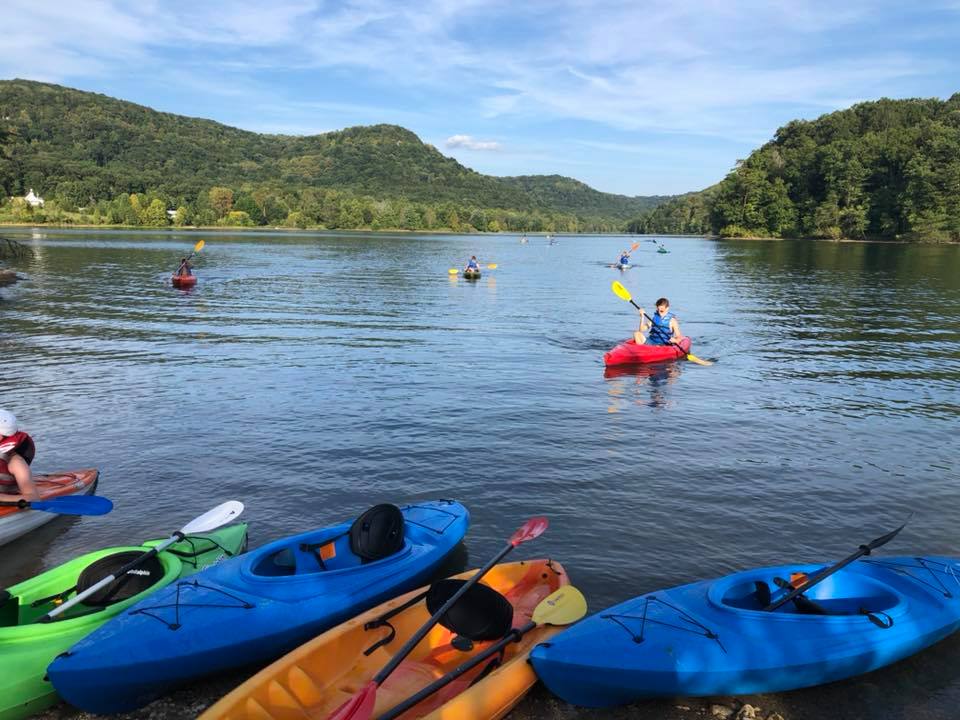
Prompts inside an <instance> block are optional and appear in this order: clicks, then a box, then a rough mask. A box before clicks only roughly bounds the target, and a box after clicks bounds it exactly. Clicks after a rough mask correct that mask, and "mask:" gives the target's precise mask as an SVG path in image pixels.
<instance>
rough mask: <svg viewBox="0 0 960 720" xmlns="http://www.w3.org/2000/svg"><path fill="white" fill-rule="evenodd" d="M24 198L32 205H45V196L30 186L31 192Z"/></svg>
mask: <svg viewBox="0 0 960 720" xmlns="http://www.w3.org/2000/svg"><path fill="white" fill-rule="evenodd" d="M23 199H24V200H26V201H27V204H28V205H29V206H30V207H43V198H42V197H40V196H39V195H37V194H35V193H34V192H33V188H30V192H28V193H27V194H26V195H24V196H23Z"/></svg>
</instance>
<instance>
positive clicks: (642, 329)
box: [637, 308, 651, 332]
mask: <svg viewBox="0 0 960 720" xmlns="http://www.w3.org/2000/svg"><path fill="white" fill-rule="evenodd" d="M637 312H638V313H640V332H646V331H647V330H649V329H650V327H651V325H650V323H648V322H647V314H646V313H645V312H644V311H643V308H640V309H639V310H637Z"/></svg>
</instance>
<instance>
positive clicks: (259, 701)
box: [200, 560, 569, 720]
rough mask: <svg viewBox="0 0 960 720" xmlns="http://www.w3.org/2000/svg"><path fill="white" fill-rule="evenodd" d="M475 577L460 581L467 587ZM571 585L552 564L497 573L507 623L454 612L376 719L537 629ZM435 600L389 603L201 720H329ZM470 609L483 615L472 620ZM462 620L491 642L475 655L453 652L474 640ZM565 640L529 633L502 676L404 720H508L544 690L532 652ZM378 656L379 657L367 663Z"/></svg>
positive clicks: (492, 580)
mask: <svg viewBox="0 0 960 720" xmlns="http://www.w3.org/2000/svg"><path fill="white" fill-rule="evenodd" d="M475 572H476V571H475V570H474V571H471V572H467V573H463V574H462V575H458V576H456V577H457V578H461V579H464V580H465V579H468V578H470V577H471V576H472V575H473V574H474V573H475ZM443 582H449V581H443ZM568 582H569V581H568V579H567V575H566V573H565V572H564V570H563V567H562V566H561V565H560V564H559V563H556V562H552V561H550V560H527V561H524V562H516V563H503V564H500V565H497V566H495V567H494V568H493V569H492V570H491V571H490V572H489V573H488V574H487V575H485V576H484V578H483V580H482V581H481V584H483V585H487V586H488V587H492V588H493V589H494V590H496V591H498V592H499V593H500V594H501V595H503V596H504V597H505V598H506V599H507V601H509V607H508V606H504V607H505V617H502V618H501V617H500V616H501V615H503V614H504V613H500V612H498V611H499V610H500V606H498V605H496V604H493V605H492V606H486V605H481V604H480V603H465V604H464V603H462V602H461V603H458V604H457V605H456V606H454V609H453V610H452V611H451V615H448V616H445V618H451V620H452V621H447V622H444V621H441V622H442V624H441V625H438V626H437V627H435V628H434V629H433V630H431V631H430V633H429V634H428V635H427V637H425V638H424V639H423V641H421V642H420V644H419V645H417V647H416V648H415V649H414V650H413V652H412V653H411V654H410V656H409V657H408V658H407V659H406V660H404V661H403V662H402V663H401V664H400V665H399V666H398V667H397V669H396V671H394V673H393V674H392V675H390V677H389V678H387V680H386V682H385V683H384V684H383V685H382V686H381V687H380V689H379V690H378V692H377V704H376V708H375V709H374V712H373V714H372V717H378V716H380V715H382V714H383V713H385V712H386V711H387V710H389V709H391V708H392V707H394V706H395V705H396V704H397V703H399V702H400V701H402V700H405V699H406V698H408V697H410V696H411V695H413V694H414V693H416V692H417V691H418V690H420V689H421V688H423V687H425V686H426V685H428V684H429V683H430V682H432V681H433V680H435V679H437V678H439V677H441V676H442V675H444V674H445V673H448V672H449V671H451V670H453V669H454V668H456V667H457V666H458V665H460V664H462V663H464V662H466V661H467V660H469V659H470V658H471V657H473V656H474V655H477V654H478V653H480V652H481V651H482V650H484V649H485V648H487V647H489V646H490V645H491V644H492V643H493V641H494V640H497V639H499V638H500V637H502V636H503V635H504V634H505V633H506V630H504V629H503V628H502V627H498V626H499V625H500V624H501V623H503V624H505V625H506V628H507V629H509V628H510V627H513V628H517V627H521V626H522V625H523V624H524V623H526V622H527V621H528V620H530V617H531V615H532V613H533V610H534V608H535V607H536V606H537V604H538V603H539V602H540V601H541V600H543V599H544V598H545V597H546V596H547V595H549V594H550V593H551V592H553V591H554V590H557V589H558V588H560V587H561V586H564V585H567V584H568ZM427 590H428V589H427V588H421V589H420V590H415V591H414V592H411V593H408V594H406V595H403V596H401V597H398V598H396V599H394V600H391V601H389V602H387V603H384V604H382V605H380V606H379V607H376V608H374V609H373V610H370V611H368V612H366V613H364V614H362V615H359V616H357V617H355V618H353V619H352V620H349V621H347V622H345V623H343V624H342V625H339V626H337V627H335V628H333V629H332V630H328V631H327V632H325V633H323V634H322V635H320V636H318V637H316V638H314V639H313V640H311V641H310V642H308V643H306V644H305V645H302V646H300V647H299V648H297V649H296V650H294V651H293V652H291V653H289V654H288V655H286V656H284V657H283V658H281V659H280V660H277V661H276V662H275V663H273V664H272V665H270V666H269V667H267V668H266V669H264V670H262V671H261V672H259V673H258V674H256V675H254V676H253V677H252V678H250V679H249V680H247V681H246V682H245V683H243V684H242V685H240V686H239V687H238V688H236V689H235V690H234V691H233V692H231V693H230V694H229V695H227V696H226V697H224V698H223V699H222V700H220V702H218V703H217V704H216V705H214V706H213V707H211V708H210V709H209V710H207V711H206V712H205V713H204V714H203V715H201V716H200V720H270V719H271V718H276V720H280V719H281V718H284V719H285V718H291V717H316V718H324V717H327V716H328V715H329V714H330V713H331V712H333V711H334V710H336V709H337V708H338V707H339V706H340V705H341V704H342V703H343V702H344V701H346V700H347V699H348V698H349V697H350V695H351V694H352V693H353V692H354V691H357V690H359V689H360V688H362V687H363V686H364V685H365V684H366V683H368V682H369V681H370V680H371V679H372V678H373V676H374V675H376V674H377V672H378V671H379V670H380V669H381V668H382V667H383V666H384V665H386V664H387V662H389V660H390V658H392V657H393V655H394V653H395V652H396V651H397V650H399V649H400V648H401V647H402V646H403V645H404V643H405V642H406V641H407V640H408V639H409V637H410V636H411V635H413V633H414V632H416V630H417V629H418V628H419V627H420V626H421V625H422V624H423V623H425V622H426V620H427V618H428V617H430V612H429V611H428V606H429V601H428V600H427V599H426V598H427ZM466 597H467V598H469V597H470V593H468V594H467V596H466ZM494 597H495V596H494ZM469 605H473V607H470V609H469V611H468V610H467V606H469ZM458 611H460V612H462V613H463V618H466V620H467V624H469V625H471V626H473V627H476V628H483V630H484V631H490V634H489V635H481V636H475V637H473V638H472V643H471V645H472V646H461V647H462V649H457V648H455V647H454V646H453V645H451V641H452V640H453V638H454V636H455V635H458V634H459V635H461V636H463V635H464V634H465V632H466V634H467V635H469V632H467V631H465V630H464V628H463V627H461V626H463V625H464V623H463V618H455V617H452V615H453V613H457V612H458ZM511 618H512V619H511ZM458 620H459V621H460V622H457V621H458ZM445 625H446V626H445ZM451 628H453V629H455V630H456V632H454V631H453V630H452V629H451ZM559 631H560V628H554V627H551V626H541V627H538V628H537V629H535V630H533V631H531V632H529V633H527V634H526V635H524V636H523V639H522V640H521V642H519V643H512V644H510V645H508V646H507V648H506V651H505V656H504V658H503V660H502V661H501V663H500V664H499V666H496V665H494V667H495V669H494V670H493V672H490V673H489V674H487V675H486V676H483V677H482V678H481V677H479V675H480V673H481V672H482V671H483V669H484V667H485V666H486V665H485V664H481V665H480V666H479V667H478V668H476V669H474V670H472V671H470V672H469V673H467V674H465V675H463V676H461V677H460V678H458V679H457V680H455V681H454V682H452V683H451V684H450V685H448V686H447V687H445V688H443V689H442V690H440V691H439V692H438V693H436V694H435V695H433V696H431V697H430V698H427V699H425V700H423V701H421V702H420V703H419V704H417V705H415V706H414V707H413V708H411V709H410V710H409V711H408V712H407V713H406V714H404V715H403V717H404V718H405V719H406V720H412V718H422V717H429V718H431V719H432V720H440V719H441V718H449V719H450V720H453V719H454V718H471V719H472V720H483V719H485V718H500V717H502V716H504V715H506V714H507V713H508V712H509V711H510V709H511V708H512V707H513V706H514V705H516V704H517V702H519V700H520V699H521V698H522V697H523V695H524V694H525V693H526V692H527V690H529V689H530V688H531V687H532V686H533V684H534V683H535V682H536V676H535V675H534V674H533V670H532V669H531V668H530V665H529V663H527V657H528V654H529V652H530V648H532V647H533V646H534V645H535V644H536V643H538V642H542V641H544V640H547V639H549V638H550V637H552V636H553V635H555V634H556V633H557V632H559ZM490 635H496V637H490ZM369 648H375V649H374V651H373V652H371V653H370V654H369V655H367V654H366V651H367V650H368V649H369ZM471 683H474V684H471Z"/></svg>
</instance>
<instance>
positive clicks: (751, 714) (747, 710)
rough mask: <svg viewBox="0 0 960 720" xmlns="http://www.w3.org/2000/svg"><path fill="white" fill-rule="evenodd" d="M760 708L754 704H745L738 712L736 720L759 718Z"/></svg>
mask: <svg viewBox="0 0 960 720" xmlns="http://www.w3.org/2000/svg"><path fill="white" fill-rule="evenodd" d="M758 710H759V708H755V707H754V706H753V705H744V706H743V707H742V708H740V710H739V711H738V712H737V717H736V718H735V720H757V711H758Z"/></svg>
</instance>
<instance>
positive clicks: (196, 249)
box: [193, 240, 207, 252]
mask: <svg viewBox="0 0 960 720" xmlns="http://www.w3.org/2000/svg"><path fill="white" fill-rule="evenodd" d="M206 244H207V241H206V240H201V241H200V242H198V243H197V244H196V245H194V246H193V251H194V252H200V251H201V250H203V246H204V245H206Z"/></svg>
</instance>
